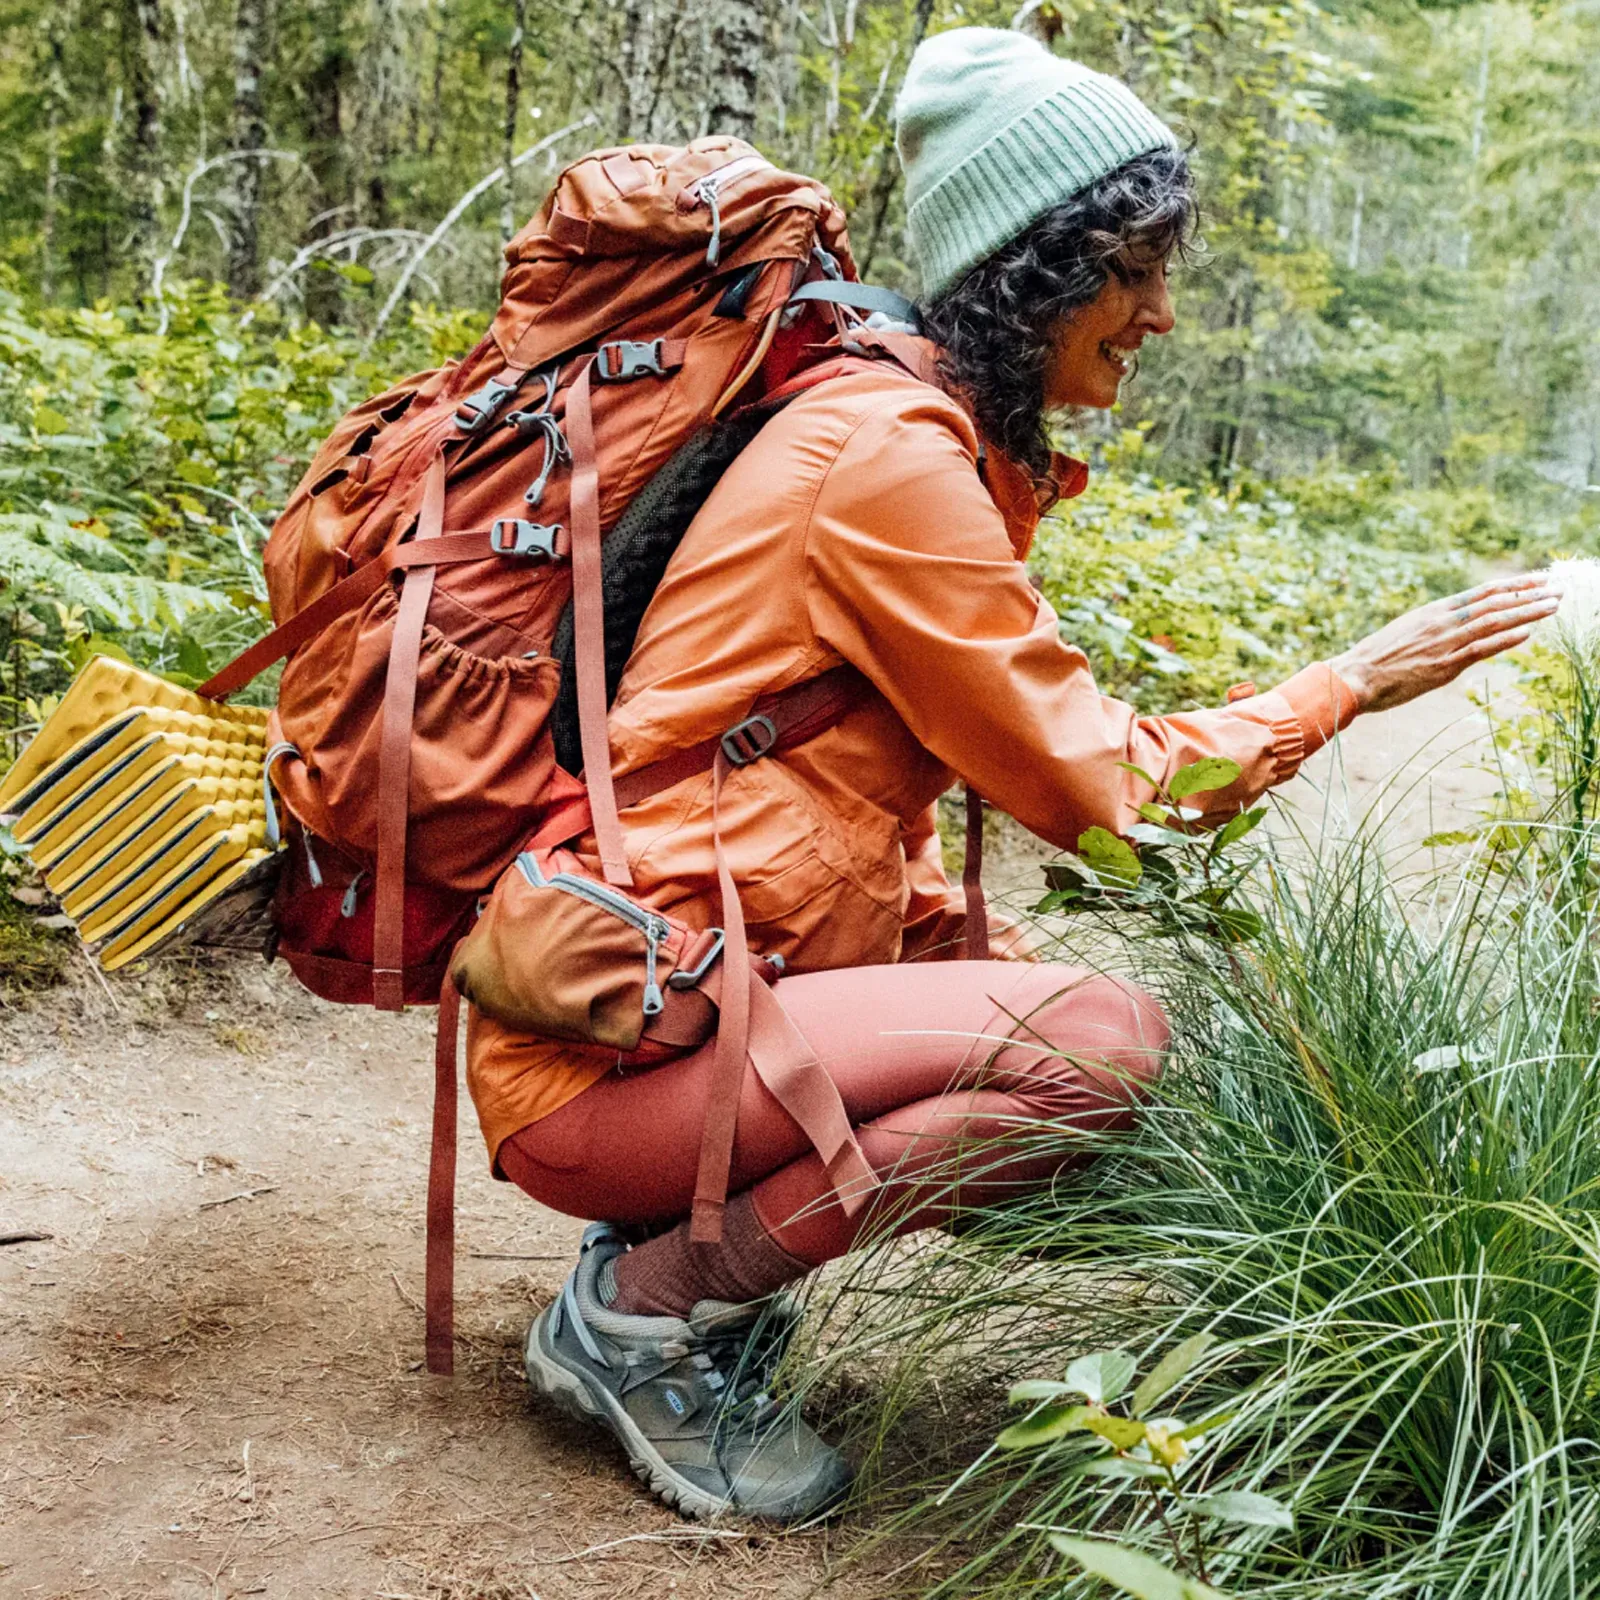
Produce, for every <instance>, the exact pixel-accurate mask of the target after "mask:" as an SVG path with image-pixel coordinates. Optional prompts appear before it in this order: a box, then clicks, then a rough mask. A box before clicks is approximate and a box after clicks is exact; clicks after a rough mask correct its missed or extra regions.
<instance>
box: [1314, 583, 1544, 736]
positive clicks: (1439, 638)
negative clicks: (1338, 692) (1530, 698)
mask: <svg viewBox="0 0 1600 1600" xmlns="http://www.w3.org/2000/svg"><path fill="white" fill-rule="evenodd" d="M1560 603H1561V598H1560V596H1559V595H1558V594H1557V593H1556V592H1555V591H1554V590H1552V589H1550V588H1547V587H1546V586H1545V582H1544V579H1543V578H1541V577H1537V576H1530V577H1520V578H1499V579H1496V580H1495V581H1494V582H1493V583H1480V584H1479V585H1478V587H1477V588H1476V589H1468V590H1465V591H1464V592H1463V593H1461V594H1455V595H1450V596H1448V597H1447V598H1445V599H1443V600H1432V601H1429V603H1428V604H1427V605H1425V606H1418V607H1417V609H1416V610H1415V611H1408V612H1406V614H1405V615H1404V616H1403V617H1396V618H1395V620H1394V621H1393V622H1391V623H1390V624H1389V625H1388V626H1387V627H1384V628H1379V629H1378V631H1377V632H1376V633H1374V634H1370V635H1368V637H1367V638H1365V639H1363V640H1362V641H1361V643H1360V644H1358V645H1355V646H1353V647H1352V648H1351V649H1349V650H1346V651H1345V653H1344V654H1343V655H1342V656H1336V657H1335V658H1334V659H1333V661H1332V662H1330V663H1329V665H1331V666H1332V668H1333V670H1334V671H1335V672H1337V673H1338V674H1339V676H1340V677H1341V678H1342V679H1343V680H1344V682H1345V683H1346V684H1347V685H1348V686H1349V688H1350V690H1351V692H1352V693H1353V694H1354V695H1355V697H1356V699H1357V700H1358V701H1359V702H1360V706H1361V709H1362V710H1363V711H1387V710H1389V709H1390V708H1391V707H1392V706H1402V705H1404V704H1405V703H1406V701H1408V700H1415V699H1416V698H1417V696H1418V695H1419V694H1426V693H1427V692H1428V691H1429V690H1430V689H1438V688H1440V687H1442V686H1443V685H1444V684H1447V683H1449V682H1450V681H1451V680H1452V679H1454V678H1455V677H1457V676H1458V675H1459V674H1460V673H1462V672H1464V671H1466V669H1467V668H1468V667H1470V666H1472V665H1473V664H1474V663H1475V662H1478V661H1487V660H1488V659H1489V657H1490V656H1497V655H1499V654H1500V652H1501V651H1502V650H1511V649H1514V648H1515V647H1516V646H1517V645H1519V644H1523V643H1525V642H1526V641H1527V639H1528V636H1529V634H1531V633H1532V632H1533V627H1534V624H1535V623H1538V622H1542V621H1544V619H1545V618H1546V617H1549V616H1553V615H1554V614H1555V610H1556V607H1557V606H1558V605H1559V604H1560Z"/></svg>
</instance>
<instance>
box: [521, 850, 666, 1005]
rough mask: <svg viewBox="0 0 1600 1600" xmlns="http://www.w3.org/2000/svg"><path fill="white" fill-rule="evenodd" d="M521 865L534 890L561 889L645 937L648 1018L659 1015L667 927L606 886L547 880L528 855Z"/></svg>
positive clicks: (567, 876) (571, 876) (569, 876)
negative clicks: (660, 961) (659, 960)
mask: <svg viewBox="0 0 1600 1600" xmlns="http://www.w3.org/2000/svg"><path fill="white" fill-rule="evenodd" d="M517 865H518V866H519V867H520V868H521V869H522V875H523V877H525V878H526V879H527V880H528V882H529V883H531V884H532V885H533V886H534V888H536V889H560V890H562V891H563V892H565V893H566V894H570V895H574V896H576V897H577V898H578V899H579V900H587V901H588V902H589V904H590V905H592V906H598V907H599V908H600V909H601V910H602V911H609V912H610V913H611V915H612V916H614V917H620V918H621V919H622V921H624V922H626V923H627V924H628V925H629V927H632V928H637V929H638V930H639V932H640V933H641V934H643V935H644V951H645V955H644V1014H645V1015H646V1016H647V1017H653V1016H655V1015H657V1013H659V1012H660V1010H661V1007H662V1005H663V1004H664V1001H663V999H662V995H661V985H660V984H659V983H657V982H656V957H657V955H658V953H659V952H660V949H661V941H662V940H663V939H665V938H666V937H667V935H668V934H670V933H671V932H672V929H671V928H670V927H669V926H668V925H667V923H666V922H665V921H663V920H662V918H660V917H658V916H656V915H654V914H653V913H652V912H649V911H646V910H645V909H644V908H643V907H642V906H636V905H635V904H634V903H633V902H632V901H631V900H630V899H628V897H627V896H626V895H620V894H618V893H617V892H616V891H615V890H614V889H608V888H606V887H605V885H604V884H599V883H593V882H591V881H590V880H589V879H588V878H580V877H578V875H577V874H576V873H572V872H558V873H556V874H555V875H554V876H553V877H549V878H547V877H545V876H544V874H543V873H542V872H540V871H539V866H538V863H537V862H536V861H535V860H534V858H533V857H532V856H531V855H530V854H528V853H527V852H526V851H524V852H523V853H522V854H521V855H520V856H518V857H517Z"/></svg>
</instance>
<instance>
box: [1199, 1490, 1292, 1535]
mask: <svg viewBox="0 0 1600 1600" xmlns="http://www.w3.org/2000/svg"><path fill="white" fill-rule="evenodd" d="M1188 1505H1189V1509H1190V1510H1191V1511H1194V1512H1197V1513H1198V1514H1199V1515H1200V1516H1202V1517H1215V1518H1216V1519H1217V1521H1218V1522H1242V1523H1245V1524H1247V1525H1248V1526H1249V1527H1252V1528H1292V1527H1293V1526H1294V1512H1292V1511H1291V1510H1290V1509H1289V1508H1288V1506H1286V1505H1284V1504H1283V1503H1282V1502H1281V1501H1278V1500H1274V1499H1273V1498H1272V1496H1271V1495H1265V1494H1251V1493H1250V1491H1249V1490H1247V1489H1224V1490H1221V1491H1220V1492H1219V1493H1217V1494H1197V1495H1195V1496H1193V1497H1192V1498H1191V1499H1190V1500H1189V1501H1188Z"/></svg>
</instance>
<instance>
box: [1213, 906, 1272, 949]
mask: <svg viewBox="0 0 1600 1600" xmlns="http://www.w3.org/2000/svg"><path fill="white" fill-rule="evenodd" d="M1214 920H1215V922H1216V925H1217V932H1218V933H1220V934H1221V935H1222V937H1223V940H1224V941H1225V942H1226V943H1228V944H1242V943H1243V942H1244V941H1245V940H1246V939H1254V938H1255V937H1256V935H1257V934H1259V933H1260V932H1261V930H1262V929H1263V928H1264V927H1265V926H1266V924H1265V923H1264V922H1263V921H1262V920H1261V918H1260V917H1258V916H1257V915H1256V914H1255V912H1253V911H1246V910H1244V909H1243V908H1242V907H1239V906H1230V907H1229V908H1228V909H1227V910H1226V911H1218V912H1216V913H1214Z"/></svg>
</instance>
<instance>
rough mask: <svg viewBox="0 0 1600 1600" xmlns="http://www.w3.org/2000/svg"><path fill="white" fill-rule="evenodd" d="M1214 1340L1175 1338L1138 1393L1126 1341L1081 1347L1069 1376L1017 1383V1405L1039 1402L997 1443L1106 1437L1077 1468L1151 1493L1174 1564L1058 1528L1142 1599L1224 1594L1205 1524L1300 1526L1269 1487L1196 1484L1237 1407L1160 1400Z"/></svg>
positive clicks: (1066, 1550) (1068, 1551) (1215, 1599)
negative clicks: (1187, 1408) (1214, 1439)
mask: <svg viewBox="0 0 1600 1600" xmlns="http://www.w3.org/2000/svg"><path fill="white" fill-rule="evenodd" d="M1215 1342H1216V1341H1215V1339H1214V1338H1213V1336H1212V1335H1210V1334H1207V1333H1200V1334H1196V1335H1195V1336H1194V1337H1193V1338H1191V1339H1185V1340H1184V1341H1183V1343H1182V1344H1179V1345H1175V1346H1174V1347H1173V1348H1172V1349H1171V1350H1169V1351H1168V1352H1167V1353H1166V1354H1165V1355H1164V1356H1163V1357H1162V1358H1161V1360H1160V1361H1158V1362H1157V1363H1156V1365H1155V1366H1154V1367H1152V1368H1151V1369H1150V1371H1149V1372H1148V1373H1147V1374H1146V1375H1145V1377H1144V1378H1143V1379H1142V1381H1141V1382H1140V1383H1139V1384H1138V1385H1137V1386H1136V1387H1135V1388H1134V1389H1133V1392H1132V1393H1131V1394H1129V1393H1128V1392H1127V1391H1128V1386H1129V1385H1130V1384H1131V1383H1132V1382H1133V1378H1134V1373H1135V1371H1136V1363H1135V1361H1134V1358H1133V1357H1132V1356H1130V1355H1127V1354H1126V1353H1125V1352H1123V1351H1121V1350H1102V1351H1099V1352H1097V1353H1096V1354H1094V1355H1088V1356H1080V1357H1079V1358H1078V1360H1076V1361H1074V1362H1073V1363H1072V1364H1071V1366H1069V1367H1068V1368H1067V1373H1066V1377H1065V1379H1063V1380H1062V1381H1060V1382H1057V1381H1054V1380H1050V1379H1029V1380H1027V1381H1026V1382H1023V1383H1019V1384H1016V1385H1015V1386H1014V1387H1013V1388H1012V1390H1011V1396H1010V1398H1011V1403H1012V1404H1013V1405H1027V1404H1031V1405H1032V1406H1033V1410H1032V1411H1031V1412H1030V1413H1029V1415H1028V1416H1026V1417H1025V1418H1023V1420H1022V1421H1021V1422H1014V1423H1012V1425H1011V1426H1010V1427H1009V1428H1007V1429H1006V1430H1005V1431H1004V1432H1003V1433H1001V1434H1000V1436H999V1438H998V1439H997V1440H996V1443H997V1444H998V1445H1000V1446H1001V1447H1002V1448H1003V1449H1007V1450H1030V1449H1038V1448H1039V1447H1040V1446H1042V1445H1048V1444H1053V1443H1055V1442H1056V1441H1057V1440H1059V1439H1064V1438H1066V1437H1068V1436H1069V1435H1072V1434H1087V1435H1089V1436H1090V1437H1091V1438H1093V1439H1094V1440H1097V1441H1098V1444H1097V1445H1095V1446H1093V1447H1092V1448H1091V1449H1090V1451H1089V1453H1088V1454H1087V1455H1084V1456H1082V1457H1080V1458H1079V1459H1078V1460H1077V1461H1075V1462H1073V1463H1072V1465H1071V1466H1070V1467H1069V1468H1068V1469H1067V1470H1068V1472H1069V1474H1070V1475H1071V1476H1074V1477H1085V1478H1104V1479H1108V1480H1112V1481H1116V1482H1121V1483H1128V1482H1132V1483H1134V1484H1136V1485H1137V1486H1138V1488H1139V1489H1140V1490H1141V1491H1142V1492H1143V1493H1144V1494H1145V1495H1146V1496H1147V1497H1148V1500H1149V1504H1150V1507H1151V1510H1152V1511H1153V1512H1154V1514H1155V1517H1156V1520H1157V1522H1159V1523H1160V1525H1161V1528H1162V1531H1163V1532H1164V1533H1165V1534H1166V1537H1167V1540H1168V1542H1169V1544H1170V1545H1171V1547H1172V1555H1173V1565H1172V1566H1170V1567H1169V1566H1165V1565H1163V1564H1162V1563H1161V1562H1159V1561H1157V1560H1155V1559H1154V1558H1153V1557H1151V1556H1148V1555H1145V1554H1144V1553H1143V1552H1141V1551H1137V1550H1130V1549H1128V1548H1126V1547H1125V1546H1122V1545H1119V1544H1113V1543H1109V1542H1107V1541H1105V1540H1099V1539H1078V1538H1072V1537H1069V1536H1068V1535H1066V1534H1062V1533H1052V1534H1051V1536H1050V1543H1051V1544H1052V1545H1053V1546H1054V1547H1055V1548H1056V1549H1057V1550H1059V1551H1060V1552H1061V1553H1062V1554H1063V1555H1065V1556H1067V1557H1069V1558H1070V1559H1071V1560H1073V1561H1075V1562H1077V1564H1078V1565H1079V1566H1081V1567H1082V1568H1083V1569H1084V1570H1085V1571H1087V1572H1092V1573H1093V1574H1095V1576H1097V1577H1100V1578H1104V1579H1105V1580H1106V1582H1108V1583H1110V1584H1113V1585H1114V1586H1115V1587H1117V1588H1118V1589H1120V1590H1121V1591H1122V1592H1123V1593H1125V1594H1130V1595H1133V1596H1135V1597H1136V1600H1222V1597H1221V1596H1220V1595H1219V1594H1218V1591H1217V1590H1215V1589H1213V1588H1211V1587H1210V1579H1209V1576H1208V1572H1207V1568H1208V1564H1209V1560H1210V1557H1211V1555H1212V1551H1211V1547H1210V1545H1209V1544H1208V1541H1207V1537H1206V1530H1207V1526H1208V1525H1209V1524H1211V1523H1217V1522H1231V1523H1243V1524H1247V1525H1250V1526H1253V1527H1261V1528H1284V1529H1287V1528H1292V1527H1293V1526H1294V1513H1293V1512H1292V1511H1290V1509H1289V1508H1288V1507H1287V1506H1285V1505H1283V1504H1282V1503H1281V1502H1280V1501H1277V1500H1274V1499H1272V1498H1271V1496H1269V1495H1264V1494H1255V1493H1251V1492H1249V1491H1245V1490H1238V1489H1233V1490H1222V1491H1218V1492H1213V1493H1204V1492H1196V1491H1195V1490H1194V1489H1193V1488H1192V1487H1191V1486H1190V1483H1189V1481H1188V1480H1189V1478H1190V1476H1191V1474H1192V1471H1193V1468H1194V1465H1195V1462H1196V1459H1197V1458H1198V1457H1199V1456H1200V1454H1201V1452H1202V1448H1203V1445H1204V1443H1205V1440H1206V1438H1207V1436H1208V1435H1209V1434H1212V1433H1214V1432H1216V1431H1217V1430H1218V1429H1219V1428H1221V1427H1222V1426H1223V1425H1224V1424H1225V1423H1227V1422H1228V1421H1229V1420H1230V1417H1231V1413H1228V1412H1219V1413H1215V1414H1212V1415H1210V1416H1207V1417H1205V1418H1203V1419H1202V1420H1201V1421H1199V1422H1192V1423H1189V1422H1185V1421H1183V1419H1182V1418H1180V1417H1176V1416H1172V1415H1167V1414H1162V1415H1157V1414H1155V1408H1156V1405H1157V1402H1158V1401H1160V1400H1161V1399H1163V1398H1164V1397H1165V1396H1166V1395H1167V1394H1168V1393H1169V1392H1170V1391H1171V1390H1173V1389H1175V1388H1176V1387H1177V1386H1178V1384H1180V1383H1181V1382H1182V1381H1183V1380H1184V1378H1186V1377H1187V1376H1188V1374H1189V1371H1190V1369H1191V1368H1192V1367H1193V1366H1194V1365H1195V1363H1196V1362H1197V1361H1199V1360H1200V1358H1201V1357H1202V1356H1204V1355H1205V1353H1206V1351H1207V1350H1209V1349H1210V1348H1211V1346H1212V1345H1213V1344H1214V1343H1215ZM1124 1397H1126V1398H1124Z"/></svg>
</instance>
